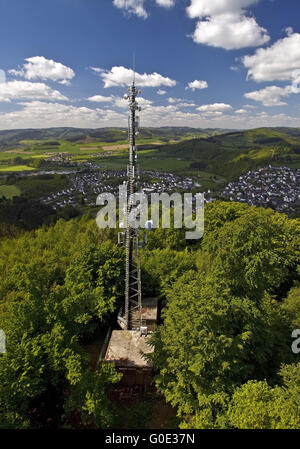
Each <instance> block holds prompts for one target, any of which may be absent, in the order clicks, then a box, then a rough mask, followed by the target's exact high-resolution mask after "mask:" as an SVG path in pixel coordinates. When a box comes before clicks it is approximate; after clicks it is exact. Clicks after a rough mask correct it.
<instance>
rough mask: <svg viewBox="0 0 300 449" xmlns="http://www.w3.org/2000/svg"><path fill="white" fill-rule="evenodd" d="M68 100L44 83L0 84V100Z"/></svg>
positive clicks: (11, 82) (15, 82) (12, 82)
mask: <svg viewBox="0 0 300 449" xmlns="http://www.w3.org/2000/svg"><path fill="white" fill-rule="evenodd" d="M20 99H27V100H28V99H30V100H50V101H54V100H68V98H67V97H65V96H64V95H62V94H61V93H60V92H58V91H57V90H53V89H51V88H50V87H49V86H47V85H46V84H44V83H31V82H29V81H9V82H7V83H3V84H1V86H0V101H4V102H10V101H11V100H20Z"/></svg>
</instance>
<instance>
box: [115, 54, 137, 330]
mask: <svg viewBox="0 0 300 449" xmlns="http://www.w3.org/2000/svg"><path fill="white" fill-rule="evenodd" d="M140 93H141V92H140V91H139V90H138V89H136V87H135V54H134V53H133V82H132V86H131V87H129V89H128V94H126V95H125V96H124V98H125V99H126V100H128V103H129V112H130V114H129V122H128V125H129V126H128V136H129V144H130V145H129V165H128V168H127V183H126V184H127V197H128V196H129V204H128V205H126V207H125V209H126V210H125V215H126V218H125V223H126V226H125V229H124V232H123V233H122V236H120V237H122V238H119V241H120V242H121V241H122V240H123V242H124V244H125V248H126V267H125V309H124V313H123V314H122V313H120V314H119V316H118V323H119V325H120V327H121V328H122V329H126V330H134V329H140V328H141V327H142V325H143V320H142V288H141V269H140V255H139V247H140V246H141V242H140V232H139V229H136V228H135V227H134V226H133V225H132V224H131V222H130V220H129V216H130V212H131V211H132V208H133V203H132V201H133V199H132V196H133V194H134V193H136V192H137V176H136V159H137V147H136V135H137V133H138V117H137V115H136V112H137V111H140V110H141V108H140V107H139V106H138V104H137V101H136V97H137V96H138V95H139V94H140Z"/></svg>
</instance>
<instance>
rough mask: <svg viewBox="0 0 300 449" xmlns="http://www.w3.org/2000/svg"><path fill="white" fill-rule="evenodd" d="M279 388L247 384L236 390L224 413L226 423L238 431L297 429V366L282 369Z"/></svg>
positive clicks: (299, 396)
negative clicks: (281, 383) (226, 416)
mask: <svg viewBox="0 0 300 449" xmlns="http://www.w3.org/2000/svg"><path fill="white" fill-rule="evenodd" d="M280 374H281V376H282V378H283V385H282V386H275V387H273V388H272V387H270V386H269V385H268V383H267V382H266V381H261V382H256V381H249V382H248V383H247V384H245V385H243V386H242V387H240V388H238V389H237V390H236V391H235V393H234V395H233V397H232V402H231V404H230V407H229V409H228V412H227V415H228V421H229V423H230V425H231V426H233V427H236V428H239V429H299V427H300V364H297V365H286V366H284V367H283V368H282V369H281V371H280Z"/></svg>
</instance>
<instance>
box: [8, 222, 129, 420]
mask: <svg viewBox="0 0 300 449" xmlns="http://www.w3.org/2000/svg"><path fill="white" fill-rule="evenodd" d="M97 240H98V241H99V244H98V245H97V246H95V242H96V241H97ZM101 240H102V241H101ZM105 240H106V238H105V233H104V232H103V233H102V232H101V231H99V230H98V229H97V227H96V226H95V224H94V222H91V221H90V220H88V219H86V218H83V219H81V220H78V221H76V222H75V221H74V222H68V223H65V222H62V221H61V222H58V223H57V224H56V225H55V226H53V227H50V228H49V229H40V230H38V231H36V232H35V233H31V234H30V233H27V234H24V235H22V236H20V237H18V238H17V239H15V240H3V241H2V242H1V244H0V245H1V247H2V252H1V257H0V271H1V279H2V282H1V298H2V307H1V309H0V328H1V329H4V330H5V333H6V336H7V352H6V354H4V355H3V356H1V357H0V421H1V422H5V423H8V424H11V425H14V426H16V427H18V428H20V427H28V426H33V425H43V424H44V423H43V422H40V421H37V422H36V421H35V420H34V418H33V415H34V413H33V410H35V409H36V407H34V404H35V403H36V402H37V401H38V399H39V398H40V397H42V396H44V395H46V394H47V392H49V391H51V390H52V389H54V390H55V391H56V392H57V394H62V392H63V391H64V390H67V391H68V392H69V393H68V394H66V397H65V398H66V399H67V398H68V397H69V395H71V396H70V397H73V396H74V395H75V396H76V394H77V393H76V392H77V391H80V392H81V393H80V394H81V395H84V398H85V399H84V401H83V402H79V403H78V404H77V407H78V408H77V410H80V411H81V412H82V413H83V414H84V413H88V415H89V417H90V419H94V421H93V422H94V425H100V426H107V425H108V423H109V422H110V415H111V412H110V407H109V401H108V399H107V398H106V395H105V393H104V388H105V387H106V386H109V385H110V384H111V383H114V382H116V381H117V380H118V376H117V375H116V373H115V371H114V369H113V367H111V368H110V369H109V370H105V369H104V370H100V371H97V372H96V373H92V372H91V371H90V366H89V358H88V357H87V355H86V353H85V352H84V351H83V349H82V345H81V343H82V342H84V338H85V337H86V336H88V335H91V334H92V333H93V331H94V330H95V329H96V328H97V327H99V326H103V325H104V324H105V320H106V319H107V318H108V317H109V314H110V313H112V312H113V311H114V309H115V307H116V304H117V300H118V298H119V297H120V295H121V294H122V293H123V285H122V282H121V280H122V279H123V276H122V275H121V274H122V270H123V266H124V257H123V251H122V250H121V249H120V248H118V247H117V246H116V245H113V244H112V243H111V242H110V241H105ZM76 245H77V246H76ZM6 254H9V257H8V258H5V255H6ZM99 349H100V348H99ZM73 389H74V390H76V392H74V393H73ZM60 400H61V398H60ZM70 401H71V402H72V400H71V399H70ZM72 403H73V405H74V401H73V402H72ZM66 409H67V410H70V405H68V406H67V408H66ZM97 423H98V424H97Z"/></svg>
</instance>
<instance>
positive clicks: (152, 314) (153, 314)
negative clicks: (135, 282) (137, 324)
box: [142, 298, 157, 321]
mask: <svg viewBox="0 0 300 449" xmlns="http://www.w3.org/2000/svg"><path fill="white" fill-rule="evenodd" d="M142 319H143V320H149V321H156V320H157V298H143V299H142Z"/></svg>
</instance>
